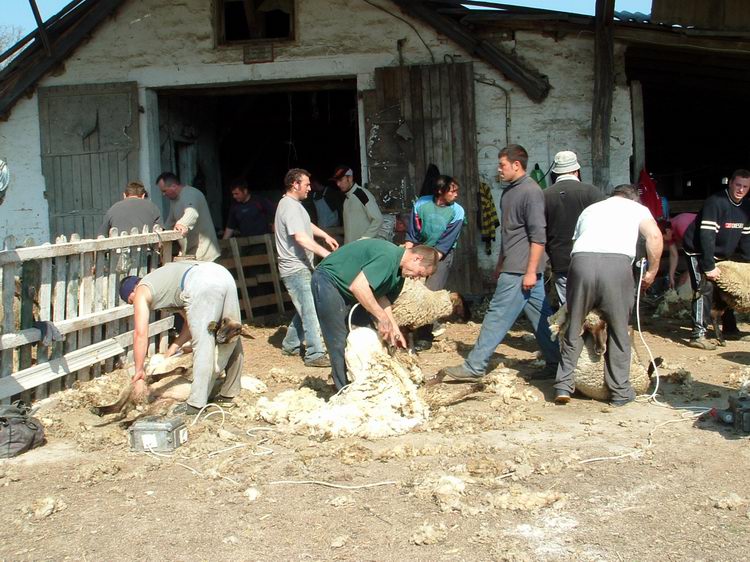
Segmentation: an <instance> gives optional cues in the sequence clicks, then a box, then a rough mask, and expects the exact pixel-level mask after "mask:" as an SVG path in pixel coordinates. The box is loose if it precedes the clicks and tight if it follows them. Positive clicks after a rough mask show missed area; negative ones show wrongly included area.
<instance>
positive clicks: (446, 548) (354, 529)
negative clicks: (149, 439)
mask: <svg viewBox="0 0 750 562" xmlns="http://www.w3.org/2000/svg"><path fill="white" fill-rule="evenodd" d="M681 315H682V317H680V316H681ZM687 322H688V321H687V319H686V318H684V313H678V314H677V315H676V317H675V316H672V317H669V318H654V317H652V316H651V314H650V312H649V313H647V314H646V318H645V319H644V322H643V328H644V336H645V338H646V341H647V342H648V345H649V346H650V347H651V348H652V350H653V352H654V355H655V356H661V357H662V358H663V359H664V362H665V364H664V366H663V368H662V370H661V372H662V374H663V375H670V374H674V373H678V375H674V376H672V377H668V378H671V379H672V382H664V381H662V384H661V387H660V400H661V403H662V405H655V404H653V403H646V402H640V403H635V404H631V405H629V406H626V407H623V408H611V407H609V406H607V405H606V404H604V403H601V402H596V401H592V400H588V399H585V398H581V397H576V398H575V399H574V400H573V401H571V403H570V404H569V405H567V406H555V405H554V404H552V403H550V402H549V400H550V398H551V395H552V390H551V381H542V382H536V381H534V382H527V381H526V380H525V379H524V378H523V377H522V375H524V374H528V373H532V372H534V371H535V370H537V369H538V368H539V366H538V365H539V362H538V361H535V349H536V344H535V343H534V341H533V337H532V336H531V334H530V333H529V332H528V331H527V330H526V329H524V325H523V323H519V324H518V325H517V329H516V330H514V331H513V332H511V333H510V334H509V337H508V338H507V339H506V340H505V342H504V343H503V344H502V345H501V346H500V347H499V348H498V349H497V353H496V356H495V359H496V361H495V365H496V367H495V371H496V372H503V373H505V374H507V376H509V377H511V379H510V380H511V381H512V382H511V386H510V387H509V388H510V390H508V389H506V391H505V392H500V393H498V392H490V391H481V392H478V393H475V394H473V395H471V396H469V397H467V398H465V399H463V400H460V401H458V402H456V403H453V404H449V405H444V406H442V407H438V408H436V409H435V410H434V411H432V413H431V416H430V419H429V421H428V422H427V423H426V424H424V425H423V426H421V427H420V428H418V429H417V430H415V431H412V432H410V433H408V434H406V435H403V436H400V437H393V438H388V439H383V440H378V441H366V440H362V439H354V438H351V439H330V440H323V439H320V438H310V437H307V436H305V435H295V434H290V433H288V432H285V431H284V430H283V429H282V428H278V427H274V426H270V425H268V424H265V423H263V422H260V421H258V420H256V419H253V412H254V408H253V406H254V404H255V402H256V401H257V399H258V397H259V396H260V395H259V394H251V393H250V392H247V391H243V394H242V396H241V400H240V402H241V407H240V408H239V409H235V410H234V411H232V413H231V415H228V416H227V418H226V420H225V421H224V422H223V425H222V419H221V416H220V415H212V416H210V417H209V418H207V419H205V420H199V421H198V423H197V424H195V425H189V424H190V422H188V430H189V441H188V443H187V444H186V445H185V446H183V447H181V448H179V449H177V450H176V451H175V452H174V453H173V454H171V455H168V456H167V455H158V456H157V455H155V454H150V453H134V452H130V451H129V449H128V445H127V438H126V431H125V430H124V429H122V428H121V427H119V425H118V424H117V423H116V422H115V423H109V424H107V425H101V424H103V423H104V421H106V420H102V419H100V418H97V417H95V416H94V415H93V414H91V413H89V411H88V408H89V406H90V405H91V404H92V402H94V401H104V400H105V398H113V397H114V396H115V395H116V393H117V388H119V385H121V384H122V382H123V381H125V380H126V377H127V374H126V373H122V372H120V373H113V374H111V375H108V376H107V378H105V379H103V380H97V381H94V382H92V383H87V385H85V387H84V388H82V389H80V390H72V391H66V392H65V393H63V394H62V395H60V396H59V397H58V398H57V399H54V400H51V401H48V402H47V403H45V404H43V406H42V407H41V409H40V410H39V412H38V413H37V415H38V417H40V418H41V419H42V420H43V421H44V423H45V425H46V426H47V432H48V436H49V443H48V444H47V445H46V446H44V447H42V448H40V449H38V450H35V451H32V452H30V453H27V454H25V455H22V456H21V457H19V458H17V459H13V460H9V461H3V462H0V489H1V490H2V500H3V501H2V505H3V507H4V513H5V517H4V520H5V524H4V525H2V526H0V559H2V560H45V559H54V560H67V559H73V560H222V559H234V560H264V561H265V560H311V561H313V560H378V561H380V560H406V559H408V560H415V561H417V560H425V561H426V560H430V561H432V560H472V561H474V560H615V561H620V560H628V561H629V560H644V561H645V560H659V561H662V560H747V559H748V555H747V549H748V540H749V539H750V511H748V510H749V509H750V491H749V490H748V486H747V475H748V471H747V467H748V466H749V464H748V462H749V460H750V449H748V446H747V440H746V437H745V436H743V435H739V434H736V433H735V432H734V431H733V430H732V429H731V428H728V427H726V426H722V425H720V424H718V423H717V422H715V421H711V420H709V421H699V420H697V419H695V418H693V417H692V414H693V411H694V410H685V409H679V408H680V407H681V406H690V407H691V408H701V407H710V406H718V407H721V408H723V407H726V398H727V396H728V394H729V393H730V392H731V391H732V390H733V389H736V388H737V387H738V385H739V384H740V382H741V380H742V378H743V377H744V376H746V375H747V372H748V371H749V370H750V367H748V366H749V365H750V353H749V351H750V349H749V348H748V345H749V344H748V343H746V342H738V341H732V342H728V344H727V346H726V347H725V348H719V349H718V350H717V351H712V352H706V351H700V350H696V349H691V348H688V347H686V346H685V345H683V344H684V342H685V340H686V338H687V336H688V330H687V327H686V326H687ZM740 327H741V328H742V329H744V330H745V331H747V330H749V329H750V326H748V324H747V323H741V324H740ZM478 332H479V324H471V323H470V324H468V325H449V326H448V330H447V333H446V335H445V336H444V337H443V339H442V340H441V341H439V342H438V343H436V345H435V346H434V348H433V349H432V350H430V351H427V352H423V353H422V354H420V358H419V360H420V363H421V366H422V368H423V370H424V372H425V375H426V376H431V375H432V374H434V373H435V372H437V371H438V369H439V368H440V367H442V366H447V365H453V364H456V363H458V362H459V361H460V360H461V356H463V355H465V354H466V353H467V352H468V350H469V349H470V348H471V345H472V344H473V342H474V341H475V339H476V336H477V334H478ZM250 333H251V334H252V336H253V337H252V339H245V340H244V346H245V373H247V374H249V375H252V376H254V377H257V378H259V379H261V380H262V381H263V382H265V383H266V384H267V386H268V389H267V391H266V392H264V393H263V394H262V395H263V396H268V397H273V396H275V395H277V394H278V393H279V392H280V391H282V390H284V389H289V388H296V387H298V386H299V385H300V384H301V383H302V382H303V381H304V380H305V379H306V377H317V378H320V379H323V380H325V379H327V377H328V370H327V369H314V368H306V367H304V365H303V364H302V362H301V360H299V359H298V358H294V357H284V356H282V355H281V353H280V351H279V349H278V345H279V343H280V332H279V330H278V329H277V328H274V327H270V328H251V329H250ZM307 380H308V383H309V381H310V379H309V378H308V379H307ZM317 386H318V387H320V386H322V385H320V384H318V385H317ZM458 386H459V385H449V384H443V385H441V389H440V390H439V391H438V392H445V393H446V396H450V395H451V392H454V393H455V392H457V391H458V390H459V388H458ZM322 483H327V484H331V485H335V486H338V487H329V486H326V485H323V484H322Z"/></svg>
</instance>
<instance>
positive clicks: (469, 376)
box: [440, 365, 483, 382]
mask: <svg viewBox="0 0 750 562" xmlns="http://www.w3.org/2000/svg"><path fill="white" fill-rule="evenodd" d="M440 372H441V373H443V374H444V375H445V376H446V377H448V378H449V379H453V380H454V381H461V382H476V381H480V380H482V378H483V377H482V375H475V374H474V373H470V372H469V371H467V370H466V369H465V368H464V366H463V365H456V366H455V367H446V368H445V369H441V371H440Z"/></svg>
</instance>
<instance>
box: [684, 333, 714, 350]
mask: <svg viewBox="0 0 750 562" xmlns="http://www.w3.org/2000/svg"><path fill="white" fill-rule="evenodd" d="M688 345H689V346H690V347H694V348H696V349H705V350H706V351H713V350H715V349H716V346H715V345H714V344H712V343H711V342H710V341H708V340H707V339H706V338H705V337H704V336H701V337H699V338H692V339H691V340H690V341H689V342H688Z"/></svg>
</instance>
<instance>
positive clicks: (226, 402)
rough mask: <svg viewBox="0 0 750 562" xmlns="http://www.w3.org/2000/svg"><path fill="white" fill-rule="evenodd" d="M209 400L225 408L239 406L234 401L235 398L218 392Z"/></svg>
mask: <svg viewBox="0 0 750 562" xmlns="http://www.w3.org/2000/svg"><path fill="white" fill-rule="evenodd" d="M209 402H211V403H213V404H216V405H217V406H221V407H222V408H224V409H225V410H229V409H231V408H236V407H237V402H235V401H234V398H230V397H229V396H222V395H221V394H217V395H216V396H214V397H213V398H212V399H211V400H209Z"/></svg>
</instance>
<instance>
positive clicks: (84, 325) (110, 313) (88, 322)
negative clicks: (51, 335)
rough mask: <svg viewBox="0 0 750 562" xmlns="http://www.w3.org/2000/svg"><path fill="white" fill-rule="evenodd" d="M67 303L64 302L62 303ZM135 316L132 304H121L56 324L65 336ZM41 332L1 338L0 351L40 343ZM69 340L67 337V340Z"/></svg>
mask: <svg viewBox="0 0 750 562" xmlns="http://www.w3.org/2000/svg"><path fill="white" fill-rule="evenodd" d="M62 302H63V303H64V302H65V301H64V300H63V301H62ZM132 315H133V306H132V305H130V304H121V305H119V306H116V307H114V308H109V309H107V310H102V311H100V312H91V313H89V314H82V315H73V316H71V317H68V318H66V319H64V320H60V321H58V322H55V327H56V328H57V329H58V330H59V331H60V333H61V334H63V335H68V334H73V333H74V332H78V331H81V330H85V329H90V328H92V327H94V326H98V325H101V324H105V323H107V322H114V321H117V320H120V319H121V318H127V317H129V316H132ZM40 336H41V335H40V332H39V330H37V329H36V328H29V329H28V330H21V331H19V332H13V333H10V334H3V335H2V336H0V350H7V349H13V348H15V347H18V346H21V345H26V344H30V343H35V342H38V341H39V339H40ZM65 339H66V340H67V339H68V338H67V337H66V338H65Z"/></svg>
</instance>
